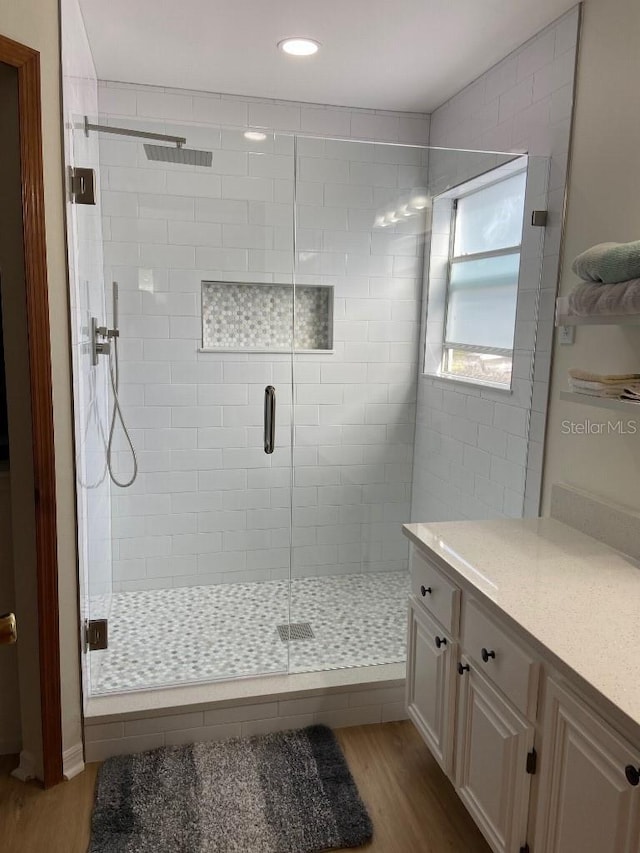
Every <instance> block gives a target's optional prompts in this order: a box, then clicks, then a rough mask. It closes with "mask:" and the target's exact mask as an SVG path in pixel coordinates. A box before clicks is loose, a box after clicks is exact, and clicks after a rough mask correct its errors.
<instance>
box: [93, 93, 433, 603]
mask: <svg viewBox="0 0 640 853" xmlns="http://www.w3.org/2000/svg"><path fill="white" fill-rule="evenodd" d="M99 92H100V99H101V101H100V104H101V113H102V115H101V120H102V121H103V122H105V123H109V124H112V125H124V126H129V127H135V128H140V129H145V130H148V129H155V130H157V131H158V132H164V133H173V134H179V135H184V136H186V137H187V140H188V145H190V146H194V147H199V148H204V149H208V150H212V151H213V166H212V168H211V169H204V168H198V167H189V166H180V165H173V164H166V163H157V162H154V163H152V162H149V161H147V160H146V157H145V155H144V151H143V148H142V145H141V144H140V143H138V142H136V141H134V140H131V139H124V138H123V139H118V138H117V137H114V136H107V135H103V136H102V137H101V139H100V146H101V149H100V150H101V158H102V160H101V163H102V194H103V203H104V230H103V234H104V241H105V277H106V281H107V282H109V281H111V280H117V281H118V282H119V284H120V288H121V301H120V317H121V320H120V327H121V333H122V336H121V339H120V353H121V382H122V386H121V387H122V406H123V412H124V415H125V418H126V420H127V423H128V425H129V426H130V428H131V433H132V438H133V441H134V444H135V446H136V449H137V452H138V454H139V462H140V474H139V476H138V480H137V481H136V483H135V484H134V486H133V487H132V488H131V489H128V490H121V489H118V488H114V489H113V501H112V506H113V570H114V590H115V591H119V592H124V591H133V590H141V589H155V588H165V587H170V586H176V587H179V586H191V585H201V584H207V583H227V582H235V583H238V582H252V581H260V580H278V579H281V578H284V577H287V576H288V571H289V561H290V556H289V548H288V546H289V537H290V512H289V503H290V486H291V482H292V467H291V418H292V399H291V387H292V378H295V395H296V396H295V403H296V407H295V433H294V442H295V451H294V457H293V458H294V462H295V466H294V467H295V481H294V483H293V485H294V489H293V531H291V534H292V537H293V546H294V547H293V574H294V576H298V577H307V576H314V575H331V574H351V573H354V574H355V573H360V572H368V571H372V572H379V571H385V572H386V571H398V570H403V569H406V567H407V546H406V544H405V541H404V540H403V537H402V535H401V529H400V523H401V522H402V521H404V520H407V519H408V518H409V517H410V493H411V472H412V449H413V437H414V435H413V434H414V423H415V400H416V383H417V372H418V338H419V315H420V300H421V281H422V254H423V252H422V249H423V235H424V225H425V220H424V216H423V215H421V214H419V215H414V216H412V217H405V218H404V219H403V221H402V222H398V223H397V224H395V225H391V226H390V227H387V228H384V229H381V228H379V227H378V226H376V225H375V218H376V216H382V215H383V214H385V213H387V212H388V211H389V209H398V208H399V207H400V206H402V204H403V203H404V204H406V203H407V201H408V200H409V198H410V196H411V192H412V190H413V189H414V188H423V187H424V186H425V181H426V168H427V158H426V155H425V153H424V152H423V151H422V150H421V149H420V148H411V147H400V146H394V145H386V144H380V143H382V142H384V143H386V142H392V143H405V142H406V143H411V144H423V145H425V144H426V143H427V139H428V127H429V119H428V117H427V116H419V115H407V114H402V115H399V114H392V113H375V112H371V111H363V110H347V109H333V108H324V107H315V106H309V105H301V104H293V103H277V102H267V101H259V100H255V99H241V98H232V97H228V96H219V95H206V94H202V95H197V94H192V93H183V92H179V91H175V90H166V91H163V90H155V89H154V90H149V88H148V87H145V86H138V85H128V84H115V83H101V84H100V88H99ZM249 126H254V127H263V128H267V129H268V132H267V138H266V139H265V140H264V142H255V141H253V142H252V141H249V140H247V139H246V138H245V137H244V131H245V130H246V129H247V127H249ZM300 129H302V131H303V132H307V133H318V134H321V135H326V136H327V137H329V136H331V135H333V134H337V133H339V134H341V135H345V136H347V137H348V136H349V135H353V136H354V137H357V138H368V139H370V140H372V142H371V143H363V142H351V141H336V140H331V139H328V138H311V137H309V138H306V137H299V138H298V143H297V145H298V162H297V176H298V179H299V180H298V183H297V186H296V188H295V193H296V200H297V205H298V206H297V212H298V215H297V222H296V226H297V249H298V256H297V269H296V281H297V283H299V284H308V285H315V284H323V285H332V286H333V287H334V293H335V299H334V306H333V314H334V340H333V350H334V351H333V352H332V353H326V354H324V353H323V354H319V355H316V354H308V355H299V356H296V365H295V371H294V375H293V377H292V366H291V359H290V357H289V356H286V355H273V354H264V355H259V354H254V353H251V354H249V353H246V352H245V353H243V352H237V353H210V352H201V351H200V347H201V337H202V329H201V317H200V294H201V283H202V281H203V280H208V281H215V280H221V281H230V282H234V281H238V282H243V281H249V282H265V283H270V282H277V283H281V284H287V283H291V282H292V275H293V272H294V259H293V217H294V205H293V199H294V141H293V138H292V136H290V135H285V134H282V133H279V132H278V131H299V130H300ZM272 131H276V133H275V134H274V133H273V132H272ZM108 292H109V285H108V284H107V293H108ZM267 384H273V385H274V386H275V387H276V389H277V435H276V441H277V446H276V451H275V453H274V454H273V455H272V456H267V455H265V453H264V451H263V446H262V445H263V397H264V387H265V385H267ZM116 456H117V459H116V463H117V466H118V470H120V471H122V472H125V471H128V470H129V466H130V460H129V458H128V456H127V452H126V447H125V445H124V443H123V441H122V437H121V436H120V438H119V440H118V444H117V454H116Z"/></svg>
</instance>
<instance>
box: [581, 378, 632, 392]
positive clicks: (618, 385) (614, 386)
mask: <svg viewBox="0 0 640 853" xmlns="http://www.w3.org/2000/svg"><path fill="white" fill-rule="evenodd" d="M569 385H570V386H571V387H572V388H574V389H578V388H585V389H586V390H587V391H606V390H609V391H620V392H622V391H625V390H627V389H628V390H631V391H635V390H636V389H637V390H638V391H640V383H637V382H589V380H584V379H572V378H571V377H569Z"/></svg>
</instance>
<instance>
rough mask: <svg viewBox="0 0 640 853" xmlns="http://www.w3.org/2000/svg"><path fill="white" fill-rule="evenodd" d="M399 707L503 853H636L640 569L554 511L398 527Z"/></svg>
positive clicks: (639, 823)
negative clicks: (403, 567)
mask: <svg viewBox="0 0 640 853" xmlns="http://www.w3.org/2000/svg"><path fill="white" fill-rule="evenodd" d="M404 532H405V535H406V536H408V538H409V539H410V540H411V543H412V546H411V597H410V602H409V626H408V655H407V708H408V713H409V716H410V717H411V719H412V720H413V722H414V723H415V725H416V727H417V728H418V731H419V732H420V733H421V735H422V737H423V739H424V741H425V742H426V744H427V746H428V747H429V748H430V750H431V752H432V753H433V755H434V757H435V758H436V760H437V761H438V762H439V764H440V766H441V767H442V769H443V770H444V772H445V773H446V774H447V776H448V777H449V778H450V779H451V781H452V783H453V784H454V786H455V788H456V790H457V792H458V794H459V796H460V798H461V799H462V801H463V802H464V803H465V805H466V807H467V809H468V810H469V812H470V813H471V815H472V816H473V818H474V819H475V821H476V823H477V824H478V826H479V828H480V829H481V831H482V832H483V834H484V836H485V837H486V839H487V841H488V843H489V844H490V846H491V847H492V849H493V850H494V851H496V853H525V851H531V853H640V784H639V783H640V655H639V654H638V646H639V643H638V636H639V632H640V623H639V616H640V571H639V570H638V568H637V567H636V565H635V564H634V563H633V562H632V561H631V560H630V559H628V558H626V557H625V556H624V555H622V554H621V553H620V552H619V551H616V550H614V549H613V548H610V547H608V546H607V545H604V544H602V543H601V542H599V541H597V540H595V539H592V538H591V537H589V536H586V535H584V534H583V533H580V532H579V531H578V530H576V529H574V528H573V527H570V526H568V525H566V524H563V523H561V522H559V521H557V520H555V519H530V520H500V521H482V522H472V521H464V522H446V523H433V524H407V525H405V526H404Z"/></svg>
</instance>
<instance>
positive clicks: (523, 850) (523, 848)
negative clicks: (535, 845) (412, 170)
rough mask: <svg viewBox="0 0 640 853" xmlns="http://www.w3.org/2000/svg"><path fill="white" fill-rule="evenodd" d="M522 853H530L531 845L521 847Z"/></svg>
mask: <svg viewBox="0 0 640 853" xmlns="http://www.w3.org/2000/svg"><path fill="white" fill-rule="evenodd" d="M520 853H529V845H528V844H525V845H524V847H521V848H520Z"/></svg>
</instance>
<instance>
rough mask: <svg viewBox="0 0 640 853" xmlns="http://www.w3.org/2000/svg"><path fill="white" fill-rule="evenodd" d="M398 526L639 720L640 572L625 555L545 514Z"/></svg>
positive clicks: (629, 716) (634, 722)
mask: <svg viewBox="0 0 640 853" xmlns="http://www.w3.org/2000/svg"><path fill="white" fill-rule="evenodd" d="M404 530H405V534H406V535H407V536H408V537H409V539H411V540H412V541H413V542H414V543H415V544H416V545H417V546H418V547H419V548H421V549H423V550H426V551H427V552H430V553H431V555H434V556H435V557H436V562H441V561H444V563H446V564H447V565H448V566H449V567H451V569H452V572H451V574H452V575H453V576H454V578H455V577H456V575H457V576H458V579H459V580H460V581H461V584H462V586H466V587H469V586H471V587H473V588H474V590H477V591H478V592H479V593H480V595H479V596H478V597H479V598H480V599H483V598H484V599H486V600H488V601H490V602H493V603H494V604H495V605H496V606H497V607H498V608H499V610H500V611H502V612H503V613H504V614H505V615H506V616H507V617H509V619H511V620H513V622H515V623H517V625H518V626H520V627H521V628H522V629H523V630H524V631H525V632H526V634H528V635H529V638H530V639H532V640H534V642H535V643H536V644H539V645H541V646H543V647H544V649H545V650H546V651H548V652H550V653H551V655H552V657H553V658H555V659H556V662H557V663H559V664H561V665H562V666H563V667H567V668H568V669H569V670H571V672H572V673H573V674H575V675H577V676H578V678H579V679H581V680H582V681H583V682H584V683H585V684H586V685H588V686H589V687H591V688H593V690H595V691H596V692H597V693H598V694H600V695H601V696H602V697H604V699H605V700H607V702H608V703H611V704H612V705H613V706H614V708H615V709H618V710H619V711H621V712H622V714H623V715H624V717H625V718H626V720H628V721H630V722H631V723H632V725H635V726H640V569H639V568H638V567H637V566H636V565H635V564H634V563H633V562H632V560H631V559H630V558H628V557H625V556H624V555H623V554H621V553H619V552H618V551H615V550H613V549H612V548H609V547H608V546H607V545H603V544H602V543H601V542H598V541H597V540H595V539H592V538H591V537H589V536H585V535H584V534H583V533H580V532H579V531H577V530H575V529H574V528H573V527H568V526H567V525H565V524H562V523H560V522H559V521H556V520H554V519H550V518H539V519H525V520H516V519H513V520H511V519H509V520H500V521H449V522H434V523H431V524H405V525H404Z"/></svg>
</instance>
